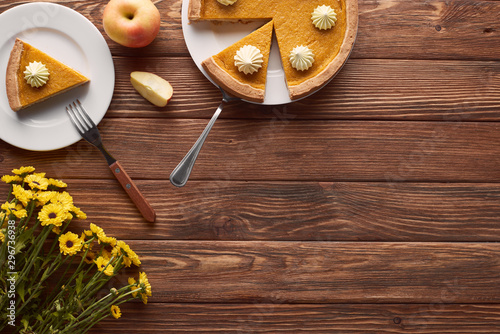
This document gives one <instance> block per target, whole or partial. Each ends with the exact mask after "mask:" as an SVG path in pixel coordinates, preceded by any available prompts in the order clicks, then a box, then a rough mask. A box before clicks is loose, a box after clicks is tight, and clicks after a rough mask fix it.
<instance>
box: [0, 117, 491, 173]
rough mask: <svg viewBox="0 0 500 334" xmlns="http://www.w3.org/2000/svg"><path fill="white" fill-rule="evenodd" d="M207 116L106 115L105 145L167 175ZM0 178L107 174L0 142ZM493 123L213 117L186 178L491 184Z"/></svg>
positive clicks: (92, 162) (65, 155)
mask: <svg viewBox="0 0 500 334" xmlns="http://www.w3.org/2000/svg"><path fill="white" fill-rule="evenodd" d="M205 125H206V120H183V119H175V120H170V119H106V120H104V121H103V122H102V123H101V125H100V129H101V133H102V135H103V140H104V143H105V146H106V147H107V148H108V150H109V151H110V152H111V153H112V154H113V155H114V156H115V157H116V158H117V159H118V160H120V161H121V162H122V164H123V166H124V168H126V169H127V171H128V172H129V174H130V176H131V177H132V178H133V179H167V178H168V176H169V174H170V172H171V171H172V170H173V169H174V167H175V166H176V165H177V164H178V162H179V161H181V159H182V158H183V157H184V155H185V154H186V152H188V150H189V149H190V147H191V146H192V144H193V143H194V142H195V141H196V139H197V138H198V136H199V135H200V133H201V131H202V130H203V128H204V127H205ZM0 148H1V149H0V152H1V153H0V156H1V158H0V160H1V165H0V172H8V171H10V170H11V169H12V168H17V167H19V166H20V165H24V164H26V162H29V163H31V164H33V165H36V167H37V168H39V169H41V170H44V171H45V172H47V173H49V174H50V175H54V176H55V177H59V178H112V175H111V173H110V171H109V168H108V167H107V165H106V163H105V161H104V159H103V158H102V156H101V155H100V153H99V151H97V150H96V149H95V148H93V147H91V146H90V145H89V144H88V143H86V142H83V141H80V142H79V143H77V144H75V145H72V146H70V147H68V148H64V149H61V150H57V151H52V152H46V153H44V154H43V155H41V154H39V153H37V152H28V151H24V150H20V149H16V148H14V147H11V146H9V145H7V144H5V143H2V144H0ZM499 150H500V131H498V124H497V123H486V122H481V123H474V122H392V121H391V122H382V121H380V122H375V121H374V122H362V121H359V122H357V121H296V120H290V119H286V118H284V119H278V118H276V119H274V120H224V119H222V120H219V121H218V122H217V123H216V124H215V126H214V128H213V129H212V132H211V133H210V136H209V137H208V139H207V141H206V142H205V145H204V147H203V150H202V151H201V153H200V155H199V157H198V161H197V163H196V166H195V168H194V170H193V173H192V175H191V177H192V180H210V181H211V182H212V181H213V180H215V181H221V180H225V181H229V180H231V181H251V180H254V181H257V180H259V181H324V182H332V181H389V182H402V181H406V182H410V181H419V182H424V181H427V182H452V181H453V182H461V181H465V182H498V181H499V180H500V152H499Z"/></svg>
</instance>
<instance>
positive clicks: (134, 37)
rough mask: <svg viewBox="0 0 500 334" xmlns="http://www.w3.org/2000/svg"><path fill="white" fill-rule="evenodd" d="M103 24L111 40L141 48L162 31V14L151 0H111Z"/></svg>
mask: <svg viewBox="0 0 500 334" xmlns="http://www.w3.org/2000/svg"><path fill="white" fill-rule="evenodd" d="M102 23H103V25H104V31H106V34H108V36H109V38H111V39H112V40H113V41H115V42H116V43H118V44H121V45H124V46H127V47H131V48H141V47H143V46H146V45H148V44H150V43H151V42H152V41H153V40H154V39H155V37H156V35H158V32H159V31H160V12H159V11H158V8H156V6H155V5H154V4H153V3H152V2H151V0H111V1H110V2H108V4H107V5H106V8H104V13H103V19H102Z"/></svg>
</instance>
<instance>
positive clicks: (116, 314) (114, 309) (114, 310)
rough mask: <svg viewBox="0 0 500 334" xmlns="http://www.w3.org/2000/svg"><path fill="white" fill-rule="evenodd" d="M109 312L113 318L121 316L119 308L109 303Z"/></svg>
mask: <svg viewBox="0 0 500 334" xmlns="http://www.w3.org/2000/svg"><path fill="white" fill-rule="evenodd" d="M111 314H112V315H113V317H115V319H118V318H119V317H121V316H122V312H121V310H120V308H119V307H118V306H116V305H111Z"/></svg>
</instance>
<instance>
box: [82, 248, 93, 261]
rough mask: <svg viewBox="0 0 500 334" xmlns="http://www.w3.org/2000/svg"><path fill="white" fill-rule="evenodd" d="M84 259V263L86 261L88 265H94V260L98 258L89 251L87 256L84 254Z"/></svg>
mask: <svg viewBox="0 0 500 334" xmlns="http://www.w3.org/2000/svg"><path fill="white" fill-rule="evenodd" d="M82 257H83V261H85V262H86V263H88V264H92V263H94V260H95V258H96V253H94V252H92V251H90V250H89V251H88V252H87V254H85V253H82Z"/></svg>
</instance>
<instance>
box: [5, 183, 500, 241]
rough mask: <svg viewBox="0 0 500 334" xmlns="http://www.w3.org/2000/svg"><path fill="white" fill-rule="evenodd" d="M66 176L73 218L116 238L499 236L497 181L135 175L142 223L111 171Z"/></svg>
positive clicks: (436, 238)
mask: <svg viewBox="0 0 500 334" xmlns="http://www.w3.org/2000/svg"><path fill="white" fill-rule="evenodd" d="M65 181H66V182H67V183H68V185H69V186H68V191H69V192H70V194H71V195H72V196H73V198H74V201H75V205H77V206H78V207H80V208H82V210H83V211H84V212H86V213H87V215H88V217H89V219H88V220H84V221H73V222H72V226H73V227H75V228H77V229H84V228H85V229H88V225H89V224H90V222H92V223H95V224H97V225H99V226H103V227H106V231H107V233H108V234H110V235H112V236H116V237H118V238H121V239H142V240H152V239H175V240H242V241H243V240H269V241H271V240H281V241H300V240H302V241H452V242H457V241H462V242H463V241H468V242H473V241H475V242H478V241H482V242H485V241H500V237H499V236H500V224H499V217H500V211H499V210H500V209H499V207H500V206H499V205H498V204H499V201H500V185H498V184H477V183H475V184H469V183H462V184H457V183H454V184H442V183H431V184H429V183H394V184H390V183H374V182H370V183H357V182H349V183H327V182H325V183H317V182H265V183H262V182H227V181H218V182H213V183H210V184H207V183H205V182H197V181H192V182H191V183H190V185H189V186H188V187H184V188H181V189H177V188H174V187H173V186H171V185H170V184H169V183H168V181H142V180H141V181H139V182H138V186H139V188H140V189H141V190H142V191H143V192H144V194H146V195H147V197H148V199H149V200H150V203H151V205H152V206H153V208H155V209H156V211H157V214H158V215H157V221H156V223H155V224H148V223H147V222H145V221H144V220H143V219H142V218H141V215H140V214H139V212H138V211H137V209H136V208H135V207H134V205H133V203H132V202H131V201H130V200H129V199H128V197H127V196H126V195H125V193H124V192H123V191H122V190H121V189H120V185H119V184H118V183H117V182H116V181H114V180H108V181H93V180H65ZM6 191H7V186H6V185H2V186H0V194H3V193H6ZM96 198H99V201H96V200H95V199H96ZM103 202H104V203H106V204H105V205H102V203H103ZM138 231H140V233H138Z"/></svg>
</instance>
